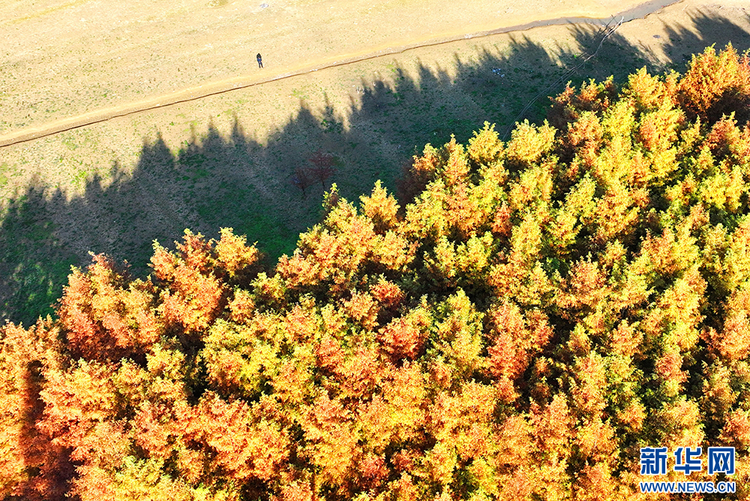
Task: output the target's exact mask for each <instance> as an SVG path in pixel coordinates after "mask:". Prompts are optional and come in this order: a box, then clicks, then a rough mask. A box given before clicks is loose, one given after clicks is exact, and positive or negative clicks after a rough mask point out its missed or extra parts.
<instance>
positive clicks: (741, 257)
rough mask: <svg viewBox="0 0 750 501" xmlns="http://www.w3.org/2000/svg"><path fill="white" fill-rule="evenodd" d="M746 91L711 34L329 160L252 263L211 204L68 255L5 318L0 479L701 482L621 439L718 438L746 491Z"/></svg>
mask: <svg viewBox="0 0 750 501" xmlns="http://www.w3.org/2000/svg"><path fill="white" fill-rule="evenodd" d="M749 119H750V57H749V56H748V54H747V53H745V54H738V53H737V51H736V50H734V49H733V48H732V47H731V46H728V47H726V48H725V49H723V50H720V51H717V50H715V49H714V48H713V47H710V48H707V49H706V50H705V51H704V52H703V53H702V54H700V55H696V56H693V59H692V61H691V62H690V64H689V65H688V67H687V69H686V71H685V73H684V74H678V73H676V72H670V73H668V74H662V75H651V74H649V73H648V72H647V71H646V70H645V69H642V70H640V71H638V72H636V73H633V74H631V75H630V76H629V78H628V79H627V81H625V82H622V83H615V82H614V81H613V80H612V79H608V80H605V81H603V82H595V81H589V82H587V83H584V84H583V85H580V86H578V87H577V88H576V87H572V86H570V85H569V86H568V87H567V88H566V90H565V91H564V92H562V93H561V94H559V95H557V96H555V97H554V98H552V101H551V106H550V109H549V115H548V118H547V120H546V121H544V122H543V123H542V124H532V123H529V122H528V121H524V122H523V123H519V124H517V125H516V127H515V129H514V130H513V132H512V133H511V135H510V138H509V140H508V141H502V140H501V139H500V137H499V135H498V133H497V132H496V131H495V126H494V125H491V124H489V123H485V124H484V127H483V128H481V130H478V131H477V132H475V133H474V136H473V137H472V138H471V139H470V140H469V141H468V144H460V143H458V142H456V141H455V139H454V140H451V141H450V142H448V143H447V144H444V145H442V146H432V145H429V144H428V145H427V146H425V147H424V150H423V152H422V154H421V155H418V156H415V157H414V159H413V162H412V164H411V167H410V169H409V171H408V173H406V174H405V177H404V179H403V180H402V182H401V185H400V189H399V191H398V193H396V194H394V193H389V192H388V191H387V190H386V189H385V188H384V187H383V186H382V185H381V184H380V183H377V184H376V185H375V186H374V189H373V190H372V192H371V193H370V194H369V195H366V196H362V197H361V198H360V200H359V201H355V202H351V201H347V200H345V199H344V198H342V197H341V196H340V195H339V194H338V192H337V190H336V186H335V185H334V186H333V187H332V188H331V190H330V191H329V192H328V194H327V195H326V197H325V200H324V201H323V208H322V210H323V217H322V220H321V222H320V223H319V224H317V225H315V226H314V227H313V228H311V229H310V230H309V231H307V232H305V233H303V234H301V235H300V236H299V240H298V244H297V248H296V250H295V251H294V252H293V253H292V254H291V255H285V256H282V257H281V258H280V259H279V261H278V263H277V264H276V265H275V267H274V268H273V269H270V268H268V267H264V266H263V265H262V264H261V263H262V261H261V257H262V256H261V253H260V252H259V250H258V248H257V247H256V246H255V245H249V244H248V243H247V241H246V238H245V237H243V236H241V235H236V234H235V233H234V232H233V230H232V229H231V228H225V229H223V230H222V231H221V235H220V238H218V239H210V240H207V239H205V238H204V237H203V236H202V235H200V234H194V233H192V232H190V231H189V230H185V234H184V237H183V238H182V240H181V241H180V242H177V243H176V247H175V248H174V250H170V249H168V248H166V247H163V246H161V245H160V244H158V243H154V249H153V256H152V258H151V265H150V266H151V274H150V275H149V276H147V277H145V278H144V277H135V276H132V275H131V274H130V273H129V271H128V269H127V266H126V265H125V264H124V263H117V262H114V261H113V260H112V259H110V258H108V257H107V256H104V255H96V256H93V259H92V263H91V264H90V265H89V266H88V268H86V269H73V270H72V273H71V274H70V276H69V279H68V285H67V286H66V288H65V290H64V295H63V297H62V299H61V300H60V301H59V302H58V304H57V305H56V306H55V314H54V315H53V316H48V317H46V318H40V319H39V320H38V321H37V322H36V324H35V325H32V326H30V327H27V328H26V327H23V326H21V325H15V324H12V323H8V324H6V325H5V326H3V327H2V328H0V448H1V449H0V450H2V454H0V497H1V498H3V499H8V500H20V499H24V500H31V501H35V500H63V499H73V500H79V501H95V500H96V501H98V500H103V499H107V500H122V501H124V500H151V501H161V500H164V501H167V500H168V501H183V500H184V501H187V500H196V501H197V500H206V501H208V500H215V501H219V500H221V501H229V500H238V501H239V500H248V501H249V500H252V501H255V500H262V501H313V500H320V501H323V500H326V501H344V500H356V501H367V500H371V501H375V500H377V501H386V500H388V501H391V500H393V501H395V500H430V501H433V500H434V501H448V500H471V501H484V500H498V501H499V500H513V501H520V500H528V501H533V500H550V501H554V500H628V499H633V500H635V499H639V500H640V499H702V498H698V497H695V496H692V497H691V496H689V495H685V496H684V497H682V498H680V497H679V496H670V495H668V494H649V495H646V494H641V492H640V491H639V482H641V481H643V480H644V479H645V480H653V479H654V478H653V477H647V476H645V475H642V474H641V471H642V469H641V448H644V447H666V448H667V449H668V450H669V451H673V450H675V449H677V448H680V447H690V448H695V447H702V449H703V450H704V451H705V450H707V448H709V447H734V448H735V451H736V472H735V473H734V474H733V475H731V476H724V474H719V475H715V474H714V475H709V472H708V471H707V469H706V468H703V469H702V470H701V471H697V472H693V473H692V474H690V476H689V480H690V481H708V482H715V481H720V480H731V481H733V482H736V486H737V492H736V493H735V494H732V495H729V496H722V497H721V499H746V498H747V497H748V496H750V458H749V457H748V447H750V398H749V397H750V359H749V358H748V357H749V355H750V124H749V123H748V120H749ZM670 454H671V453H670ZM672 463H673V461H672V460H671V459H670V462H669V466H670V468H669V471H668V472H667V473H666V474H665V475H664V476H663V477H659V479H660V480H665V481H666V480H674V481H680V480H685V479H686V478H687V477H686V475H685V474H684V473H681V472H679V471H675V470H674V469H673V468H671V466H672ZM704 498H705V499H711V498H712V496H711V495H706V496H705V497H704ZM717 498H719V497H718V496H717Z"/></svg>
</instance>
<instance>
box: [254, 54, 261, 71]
mask: <svg viewBox="0 0 750 501" xmlns="http://www.w3.org/2000/svg"><path fill="white" fill-rule="evenodd" d="M255 58H256V59H257V60H258V68H262V67H263V58H262V57H260V52H258V55H257V56H255Z"/></svg>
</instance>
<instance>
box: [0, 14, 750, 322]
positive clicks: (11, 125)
mask: <svg viewBox="0 0 750 501" xmlns="http://www.w3.org/2000/svg"><path fill="white" fill-rule="evenodd" d="M222 2H223V0H214V2H212V3H211V2H205V3H200V2H193V1H184V2H174V1H171V2H161V1H156V2H145V1H144V2H137V1H134V2H123V3H121V4H122V5H104V4H103V2H101V1H96V0H91V1H87V0H77V1H71V2H68V3H57V4H56V3H54V2H49V1H47V0H40V1H38V2H36V3H33V2H20V1H18V2H16V1H13V2H10V1H7V0H0V11H2V12H3V18H2V19H0V39H2V40H4V41H8V43H5V42H4V44H3V46H2V47H0V63H1V64H2V67H1V68H0V78H2V79H3V81H2V87H0V109H2V113H1V114H0V121H2V124H0V136H2V135H5V137H8V136H9V135H12V134H17V133H18V132H19V131H23V130H28V128H30V127H31V128H34V127H36V128H44V127H45V126H48V125H49V124H54V123H56V122H57V123H59V121H61V120H66V119H70V118H71V117H72V118H75V117H80V116H81V115H85V114H86V113H96V112H98V111H97V110H102V109H107V108H110V109H120V110H122V109H124V108H127V107H129V106H131V107H132V106H133V103H138V102H143V101H148V100H153V99H156V100H160V99H162V98H163V96H167V95H174V93H175V92H185V89H201V88H203V89H204V91H205V89H206V88H208V87H211V86H212V85H214V86H217V85H218V86H222V85H225V84H226V82H230V83H231V84H232V85H234V84H237V85H238V86H241V85H244V86H245V87H244V88H241V89H238V90H234V91H231V92H222V93H218V94H216V95H212V96H209V97H205V98H202V99H197V100H191V101H187V102H183V103H179V104H174V105H171V106H162V107H158V108H153V109H150V110H148V111H144V112H140V113H132V114H129V115H126V116H120V117H119V118H113V119H111V120H106V121H103V122H99V123H96V124H94V125H89V126H86V127H81V128H77V129H73V130H69V131H66V132H60V133H57V134H53V135H50V136H47V137H43V138H40V139H36V140H32V141H28V142H24V143H20V144H16V145H12V146H7V147H3V148H0V200H2V206H1V207H0V208H1V209H2V218H1V219H0V315H1V316H2V317H4V318H8V319H11V320H14V321H23V322H25V323H28V322H30V321H32V320H33V319H34V318H36V316H37V315H39V314H40V313H44V312H48V311H50V310H49V308H48V305H49V304H50V303H51V302H53V301H54V300H55V299H56V298H58V297H59V296H60V294H61V290H62V284H64V283H65V277H66V274H67V273H68V271H69V267H70V265H76V266H83V265H85V264H87V263H88V262H89V259H90V258H89V254H88V253H89V252H95V253H99V252H104V253H107V254H109V255H112V256H113V257H115V258H116V259H117V260H120V261H122V260H128V261H129V263H130V264H131V269H132V271H133V272H134V273H135V274H137V275H145V274H146V273H147V272H148V268H147V262H148V257H149V256H150V253H151V245H152V242H153V240H158V241H159V242H161V243H162V244H165V245H166V244H169V243H170V242H172V241H173V240H176V239H179V238H180V235H181V234H182V232H183V230H184V229H185V228H190V229H192V230H193V231H196V232H198V231H200V232H203V234H205V235H207V236H208V237H214V236H216V235H217V233H218V229H219V228H220V227H224V226H229V227H234V228H235V230H236V231H237V232H238V233H242V234H246V235H248V238H249V240H250V241H251V242H252V241H258V245H259V247H260V248H261V249H262V250H264V251H265V252H267V253H268V254H269V256H270V259H269V262H272V261H273V260H275V258H276V257H278V256H279V255H280V254H282V253H288V252H290V251H291V250H293V248H294V245H295V243H296V238H297V235H298V234H299V232H300V231H304V230H305V229H306V228H308V227H310V226H311V225H313V224H314V223H315V222H317V220H318V218H319V215H320V203H321V200H322V195H323V192H324V191H325V190H326V189H329V187H330V185H331V183H332V182H335V183H337V185H338V186H339V189H340V190H341V192H342V194H343V195H344V196H346V197H347V198H349V199H350V200H353V201H356V200H357V199H358V197H359V195H361V194H363V193H367V192H369V191H370V190H371V189H372V186H373V184H374V182H375V181H376V180H378V179H381V180H383V182H384V183H385V184H386V186H388V187H389V188H390V189H393V188H394V187H395V182H396V179H397V178H398V177H399V176H400V172H401V168H402V167H403V166H404V165H405V164H408V162H409V161H410V159H411V157H412V155H414V154H418V153H419V152H421V150H422V148H423V147H424V145H425V144H426V143H430V142H431V143H433V144H442V143H443V142H445V141H447V140H449V138H450V135H451V134H455V135H456V138H457V139H458V140H459V141H466V140H467V139H468V138H469V137H470V136H471V133H472V131H473V130H477V129H479V128H481V126H482V123H483V122H484V121H489V122H491V123H495V124H497V126H496V128H497V130H498V131H500V132H501V134H503V135H505V134H506V133H507V132H508V131H509V130H510V129H511V127H512V125H513V123H514V122H515V121H517V120H521V119H523V118H530V119H532V120H533V119H541V118H543V116H544V113H545V110H546V108H547V106H548V103H549V102H548V100H547V99H546V97H545V96H546V95H550V94H555V93H557V92H559V91H560V90H562V88H563V87H564V85H565V83H566V82H567V81H568V80H572V81H573V82H574V83H576V82H580V81H582V80H584V79H588V78H590V77H591V78H596V79H603V78H606V77H607V76H609V75H614V76H615V79H616V80H617V81H619V82H622V81H623V79H624V78H625V76H626V75H627V74H628V73H630V72H632V71H634V70H635V69H638V68H640V67H642V66H647V67H648V68H649V70H650V71H653V72H656V71H663V70H664V69H668V68H673V69H675V70H677V71H683V70H684V68H685V64H686V63H687V61H688V59H689V55H690V54H692V53H695V52H700V51H702V50H703V48H704V47H706V46H708V45H711V44H716V45H717V47H719V48H721V47H723V46H724V45H725V44H726V43H727V42H732V43H733V44H734V46H735V47H736V48H737V49H738V50H745V49H747V48H748V47H750V16H749V14H750V6H748V5H747V3H746V2H744V1H739V0H728V1H722V2H721V4H719V3H717V2H708V1H701V0H683V1H682V2H680V3H678V4H675V5H672V6H670V7H667V8H665V9H663V10H661V11H659V12H657V13H655V14H652V15H650V16H648V17H646V18H645V19H641V20H634V21H631V22H628V23H625V24H623V25H622V26H620V27H619V28H618V30H617V31H616V32H615V33H614V34H613V35H612V36H610V37H609V38H607V39H606V40H604V41H602V29H601V26H595V25H586V24H565V25H558V26H547V27H539V28H534V29H529V30H525V31H523V32H512V33H506V34H501V35H492V36H483V37H477V38H471V39H462V40H459V41H454V42H450V43H442V44H438V45H428V46H424V47H415V48H412V49H409V50H404V51H402V52H399V53H391V54H386V52H387V51H389V50H394V48H398V47H401V48H403V47H407V46H414V45H416V46H419V45H420V44H422V45H424V44H428V43H430V42H435V41H440V40H445V39H447V38H451V37H454V38H455V36H456V35H457V34H458V33H478V32H481V31H488V30H491V29H496V28H498V27H501V26H502V25H503V23H505V24H506V25H519V24H524V23H526V22H529V21H532V20H534V19H535V18H536V19H542V18H553V17H563V16H584V15H588V16H596V17H605V16H606V15H607V13H608V12H613V11H616V10H618V11H619V10H623V9H625V8H626V7H627V6H623V4H622V3H620V2H590V3H582V2H568V4H567V5H568V6H567V7H566V4H565V2H557V1H548V0H531V1H529V2H524V3H523V6H520V5H519V4H518V3H511V2H504V3H497V2H490V1H478V2H476V3H475V2H466V4H471V7H470V8H469V7H466V6H461V7H463V8H461V9H459V8H457V7H452V6H453V5H454V4H455V2H452V1H444V2H441V1H435V2H433V1H430V2H427V1H421V2H417V1H400V2H379V3H377V5H373V4H372V2H369V3H368V2H360V1H352V2H332V1H318V2H314V1H310V2H291V1H288V2H286V3H284V2H283V1H280V2H275V1H273V0H267V3H268V6H267V7H263V8H262V7H261V4H260V3H258V4H252V5H249V4H244V3H239V2H226V3H222ZM545 2H546V3H545ZM344 3H345V4H347V6H346V7H342V5H341V4H344ZM571 4H576V7H575V8H572V7H570V5H571ZM160 9H161V10H160ZM342 9H344V10H345V11H344V10H342ZM451 9H453V10H451ZM535 16H536V17H535ZM81 19H83V21H82V20H81ZM312 20H316V21H315V22H314V23H313V22H312ZM354 23H357V24H354ZM376 27H377V29H376ZM39 40H42V43H39ZM420 40H421V41H420ZM597 48H599V50H598V52H597ZM258 52H261V53H262V54H263V60H264V64H265V68H264V69H262V70H261V69H258V68H257V63H256V62H255V54H256V53H258ZM594 52H596V56H595V57H593V58H591V59H589V60H588V62H586V63H585V64H582V61H584V60H585V59H586V58H587V56H588V55H591V54H593V53H594ZM357 54H359V56H357ZM378 54H383V55H380V56H378ZM367 55H372V56H375V57H372V58H368V59H364V60H361V61H359V62H354V63H351V64H343V65H336V64H335V63H336V62H341V61H346V60H350V59H352V58H353V57H354V58H356V57H360V58H361V57H362V56H367ZM347 58H348V59H347ZM329 64H333V66H331V67H329V68H327V69H321V70H319V71H312V72H310V73H305V74H303V75H300V76H294V77H288V78H280V79H276V80H273V79H274V78H276V77H282V76H283V75H287V74H290V73H294V72H297V71H302V70H305V69H308V70H309V69H314V68H315V67H324V66H326V65H329ZM222 82H223V83H222ZM248 84H249V86H247V85H248ZM253 84H255V85H253ZM191 92H192V91H191ZM535 99H536V100H535ZM529 103H532V105H531V106H527V105H528V104H529ZM524 109H526V112H525V113H521V112H522V110H524ZM318 151H320V152H325V153H330V154H332V155H334V157H335V159H336V167H335V171H334V173H333V175H332V176H331V177H330V178H329V179H325V180H323V182H320V183H316V184H314V185H312V186H310V187H309V188H308V189H307V190H306V191H305V193H303V192H302V191H301V190H300V189H299V188H298V187H297V186H295V185H294V184H293V182H292V179H293V177H294V176H295V173H296V172H297V170H298V169H309V167H310V166H311V163H310V157H311V156H313V154H314V153H315V152H318Z"/></svg>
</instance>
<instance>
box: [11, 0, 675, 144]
mask: <svg viewBox="0 0 750 501" xmlns="http://www.w3.org/2000/svg"><path fill="white" fill-rule="evenodd" d="M680 1H684V0H679V1H675V0H652V1H650V2H647V3H645V4H641V5H636V6H634V7H631V8H629V9H628V10H626V11H622V12H619V13H617V14H614V15H609V16H606V17H569V16H566V17H557V18H548V19H535V17H539V14H538V13H534V12H527V15H528V16H529V18H530V19H532V20H531V21H530V22H526V23H524V24H517V25H512V26H503V27H500V28H495V29H490V30H487V29H484V28H486V25H484V26H483V25H482V24H474V25H472V26H471V27H470V28H469V29H467V28H466V27H464V31H463V32H460V33H443V34H442V35H441V36H440V37H439V38H430V37H429V35H425V34H422V39H420V40H416V41H411V42H410V43H408V44H402V45H395V46H394V45H388V43H387V41H386V43H385V44H383V45H381V46H368V47H366V48H363V49H361V50H359V51H357V52H353V53H352V52H350V53H337V54H332V55H328V56H325V55H324V54H319V57H318V58H317V59H315V60H314V61H312V62H309V61H298V62H297V63H296V64H291V65H287V66H285V67H282V68H280V69H277V70H276V71H275V72H274V73H273V74H272V75H270V76H265V77H264V76H261V75H258V74H257V72H256V75H253V76H250V75H247V74H245V75H242V76H234V77H228V78H224V79H221V80H217V81H211V82H207V83H204V84H202V85H198V86H187V87H184V88H182V89H179V90H176V91H172V92H168V93H163V94H160V95H156V96H152V97H149V98H146V99H141V100H137V99H136V100H128V101H126V102H118V103H117V104H116V105H114V106H107V107H102V108H99V109H95V110H94V111H87V112H83V113H80V114H74V115H72V116H70V115H69V116H67V117H65V118H60V119H57V120H54V119H53V120H44V121H41V123H37V124H34V125H32V126H30V127H29V126H27V127H21V128H19V129H16V130H12V131H11V132H7V133H6V134H3V135H0V148H2V147H7V146H11V145H15V144H19V143H23V142H27V141H31V140H34V139H39V138H42V137H46V136H50V135H53V134H57V133H60V132H63V131H67V130H72V129H76V128H79V127H84V126H87V125H91V124H95V123H99V122H104V121H107V120H111V119H112V118H116V117H123V116H127V115H132V114H134V113H140V112H143V111H148V110H153V109H156V108H160V107H165V106H170V105H174V104H178V103H184V102H188V101H193V100H197V99H202V98H205V97H208V96H212V95H216V94H221V93H225V92H229V91H232V90H236V89H243V88H247V87H251V86H256V85H261V84H264V83H268V82H272V81H275V80H280V79H285V78H291V77H296V76H300V75H304V74H308V73H312V72H315V71H319V70H324V69H327V68H331V67H338V66H343V65H348V64H353V63H357V62H361V61H365V60H369V59H374V58H378V57H384V56H390V55H394V54H399V53H403V52H405V51H408V50H413V49H416V48H422V47H428V46H432V45H440V44H445V43H450V42H454V41H457V40H462V39H468V38H481V37H487V36H492V35H497V34H500V33H511V32H522V31H525V30H528V29H530V28H533V27H539V26H552V25H566V24H574V23H588V24H597V25H605V24H607V23H611V22H613V20H614V21H615V22H628V21H631V20H633V19H639V18H644V17H646V16H647V15H649V14H651V13H653V12H656V11H658V10H660V9H662V8H663V7H665V6H667V5H671V4H675V3H679V2H680ZM85 3H86V1H85V0H76V1H73V2H68V3H66V4H63V5H60V6H57V7H48V8H47V9H46V10H43V11H41V12H39V11H37V12H36V14H35V15H29V14H27V15H26V16H25V17H23V16H22V17H19V18H16V19H11V20H9V21H4V22H0V28H3V27H7V25H13V24H14V23H21V22H23V21H29V20H31V19H35V18H36V17H39V16H41V17H44V16H46V15H47V14H50V13H52V12H55V11H57V10H63V9H66V8H70V7H74V6H78V5H80V4H85ZM532 3H533V2H532ZM600 3H601V2H600ZM605 3H606V2H605ZM630 3H631V4H632V3H634V2H630ZM264 5H265V4H264ZM618 5H620V6H622V5H623V4H622V3H620V4H618ZM625 5H628V4H625ZM600 10H601V9H595V8H593V7H592V6H591V5H585V6H584V7H583V8H582V11H583V12H587V11H588V12H597V11H600ZM556 11H561V9H559V8H558V9H552V12H556ZM444 16H445V14H444ZM444 16H443V17H444ZM517 17H518V16H515V17H511V19H516V18H517ZM355 24H356V22H355ZM3 25H6V26H3ZM39 85H40V86H43V85H42V84H41V83H39ZM6 94H7V93H6ZM2 95H3V94H1V93H0V97H2ZM61 97H62V96H61ZM0 101H1V100H0ZM94 103H95V104H96V101H94ZM6 110H8V107H6ZM62 111H63V110H60V112H58V113H52V115H53V116H54V115H55V114H57V115H59V114H61V112H62ZM71 111H74V110H71ZM0 131H2V128H0Z"/></svg>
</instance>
